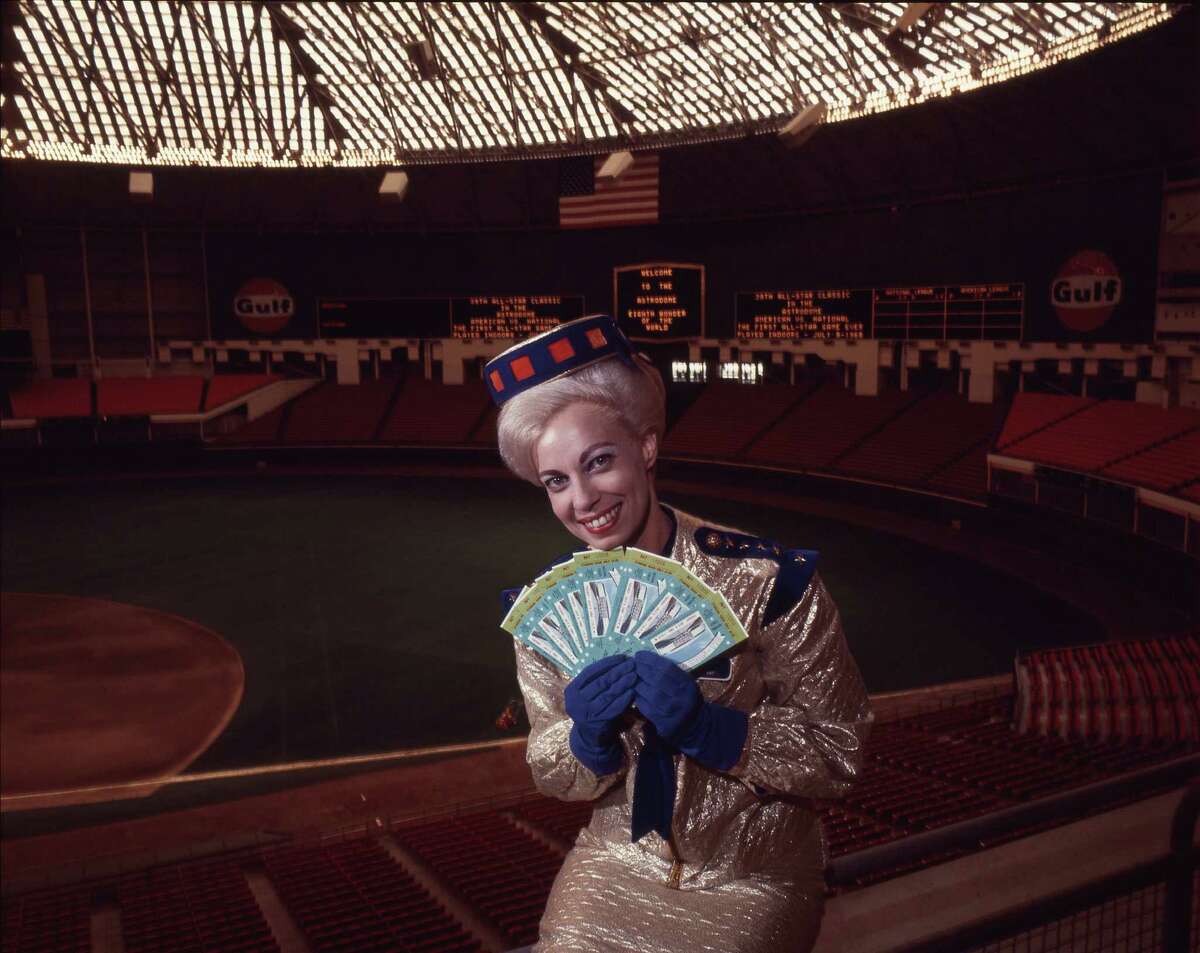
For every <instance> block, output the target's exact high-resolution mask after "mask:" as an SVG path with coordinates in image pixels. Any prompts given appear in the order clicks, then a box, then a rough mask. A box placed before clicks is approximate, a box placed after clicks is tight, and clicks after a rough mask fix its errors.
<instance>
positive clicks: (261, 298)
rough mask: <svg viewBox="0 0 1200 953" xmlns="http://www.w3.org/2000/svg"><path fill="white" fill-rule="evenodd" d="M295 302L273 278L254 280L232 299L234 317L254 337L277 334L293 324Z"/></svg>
mask: <svg viewBox="0 0 1200 953" xmlns="http://www.w3.org/2000/svg"><path fill="white" fill-rule="evenodd" d="M295 313H296V302H295V301H294V300H293V299H292V294H291V292H290V291H288V290H287V288H285V287H284V286H283V285H281V284H280V283H279V282H278V281H275V280H274V279H273V278H251V279H250V280H249V281H247V282H245V283H244V284H243V285H242V286H241V287H240V288H238V290H237V293H236V294H235V295H234V296H233V314H234V317H236V318H237V319H238V320H239V321H241V322H242V324H243V326H245V328H246V330H247V331H250V332H251V333H252V334H274V333H275V332H276V331H280V330H282V329H283V327H284V326H285V325H286V324H287V323H288V322H289V321H290V320H292V316H293V315H294V314H295Z"/></svg>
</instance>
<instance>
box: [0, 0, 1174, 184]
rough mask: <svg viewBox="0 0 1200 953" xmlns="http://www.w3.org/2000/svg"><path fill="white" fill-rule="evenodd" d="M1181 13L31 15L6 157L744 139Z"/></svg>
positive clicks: (556, 148) (173, 8)
mask: <svg viewBox="0 0 1200 953" xmlns="http://www.w3.org/2000/svg"><path fill="white" fill-rule="evenodd" d="M1181 6H1183V5H1181V4H1167V3H1037V4H1030V3H937V4H930V3H596V2H579V3H520V2H489V3H433V2H405V3H399V2H392V3H355V2H342V0H339V2H322V3H312V2H303V3H299V2H293V3H274V2H273V3H264V2H258V0H255V2H234V0H224V2H216V0H211V2H182V0H156V2H149V0H124V2H121V0H19V2H18V3H11V4H9V3H7V2H6V5H5V11H4V21H5V22H4V26H3V49H2V50H0V53H2V56H0V60H2V63H3V66H2V73H0V136H2V138H0V155H2V156H3V157H5V158H15V159H19V158H31V159H45V160H57V161H74V162H103V163H123V164H148V165H201V166H293V167H295V166H306V167H311V166H357V167H363V166H389V165H396V164H431V163H446V162H463V161H479V160H495V159H502V158H513V157H522V156H553V155H565V154H572V153H580V154H581V153H598V152H603V151H606V150H609V149H612V148H618V147H622V148H648V147H655V146H664V145H672V144H679V143H686V142H697V141H703V140H712V139H721V138H733V137H738V136H745V135H748V134H754V133H763V132H772V131H775V130H778V129H779V128H780V127H781V126H782V125H784V124H785V123H786V122H787V121H788V120H789V119H790V118H791V117H792V116H794V115H795V114H796V113H797V112H798V111H800V110H801V109H803V108H805V107H806V106H809V105H813V104H816V103H821V104H823V105H824V106H825V107H826V109H827V115H826V119H827V121H839V120H845V119H851V118H854V117H857V116H862V115H866V114H869V113H876V112H882V111H885V110H888V109H893V108H897V107H902V106H906V105H909V104H913V103H917V102H922V101H925V100H928V99H933V98H937V97H942V96H947V95H953V94H954V93H956V92H961V91H966V90H969V89H973V88H976V87H978V86H981V85H987V84H991V83H996V82H1000V81H1003V80H1005V79H1007V78H1010V77H1013V76H1017V75H1020V74H1023V73H1027V72H1030V71H1032V70H1036V69H1038V68H1041V67H1044V66H1049V65H1051V64H1053V63H1055V62H1058V61H1060V60H1063V59H1068V58H1071V57H1074V56H1077V55H1080V54H1082V53H1086V52H1088V51H1090V50H1092V49H1095V48H1096V47H1098V46H1101V45H1104V44H1108V43H1113V42H1116V41H1118V40H1120V39H1121V38H1122V37H1125V36H1128V35H1130V34H1132V33H1135V32H1138V31H1140V30H1143V29H1146V28H1148V27H1151V26H1154V25H1155V24H1157V23H1159V22H1161V21H1163V20H1164V19H1166V18H1168V17H1170V16H1172V15H1173V14H1174V13H1175V12H1177V10H1178V9H1179V8H1180V7H1181Z"/></svg>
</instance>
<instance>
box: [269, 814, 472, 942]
mask: <svg viewBox="0 0 1200 953" xmlns="http://www.w3.org/2000/svg"><path fill="white" fill-rule="evenodd" d="M260 857H261V859H262V862H263V865H264V866H265V867H266V871H267V876H268V877H269V879H270V881H271V883H272V885H273V886H274V887H275V890H276V892H277V893H278V894H279V896H280V898H281V899H282V900H283V903H284V906H285V907H286V908H287V911H288V913H289V914H290V915H291V917H292V919H293V920H294V921H295V922H296V924H297V925H298V926H299V927H300V929H301V930H302V931H303V932H304V936H305V939H306V940H307V941H308V943H309V946H310V947H311V948H312V949H313V950H314V953H324V951H339V953H341V951H344V953H358V951H368V950H380V951H382V950H392V951H397V953H471V951H477V950H479V949H480V945H479V942H478V941H477V940H475V939H474V938H472V937H471V935H470V934H468V933H467V932H466V931H465V930H464V929H463V928H462V927H461V926H460V925H459V924H458V922H457V921H456V920H455V919H454V918H453V917H451V916H450V914H448V913H447V912H446V911H445V909H444V908H443V907H442V906H441V905H440V904H438V903H437V902H436V901H435V900H434V899H433V898H432V897H431V896H430V895H429V893H428V892H426V890H425V889H424V888H423V887H422V886H420V884H418V883H417V882H416V881H415V880H413V878H412V877H411V876H410V875H409V874H408V873H407V872H406V871H405V870H403V868H401V867H400V866H399V865H398V864H397V863H396V862H395V861H394V860H393V859H392V858H391V856H390V855H389V854H388V853H387V852H386V851H385V850H384V849H383V848H382V847H380V846H379V845H378V844H376V843H374V842H373V841H370V840H367V839H365V838H360V839H357V840H347V841H342V842H340V843H336V844H331V845H328V846H324V847H280V848H268V849H264V850H263V851H262V852H261V853H260Z"/></svg>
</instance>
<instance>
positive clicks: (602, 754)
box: [563, 655, 637, 775]
mask: <svg viewBox="0 0 1200 953" xmlns="http://www.w3.org/2000/svg"><path fill="white" fill-rule="evenodd" d="M636 683H637V668H636V665H635V663H634V660H633V659H631V658H629V657H628V656H625V655H610V656H608V657H607V658H602V659H600V660H599V661H598V662H593V663H592V664H591V665H589V666H587V668H585V669H584V670H583V671H582V672H580V673H579V674H578V675H576V676H575V678H573V679H572V680H571V682H570V683H569V684H568V685H567V688H566V691H565V692H564V695H563V701H564V704H565V707H566V709H567V714H568V715H570V716H571V720H572V721H573V722H574V725H572V727H571V739H570V744H571V751H572V753H573V754H574V755H575V757H576V758H578V759H579V761H580V763H582V764H583V765H584V766H585V767H586V768H587V769H588V770H589V771H591V772H592V773H593V774H597V775H601V774H611V773H612V772H613V771H616V770H617V769H618V768H619V767H620V766H621V756H622V753H621V746H620V744H619V743H618V741H617V724H616V723H617V720H618V719H619V718H620V717H621V715H623V714H624V713H625V711H626V709H628V708H629V706H630V705H631V704H632V703H633V688H634V685H635V684H636Z"/></svg>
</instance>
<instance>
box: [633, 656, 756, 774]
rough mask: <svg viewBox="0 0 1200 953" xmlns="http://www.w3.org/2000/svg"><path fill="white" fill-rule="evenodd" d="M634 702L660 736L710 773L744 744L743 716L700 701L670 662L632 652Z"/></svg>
mask: <svg viewBox="0 0 1200 953" xmlns="http://www.w3.org/2000/svg"><path fill="white" fill-rule="evenodd" d="M633 658H634V662H635V664H636V666H637V685H636V687H635V688H634V698H635V700H636V701H637V707H638V710H639V711H640V712H641V713H642V714H643V715H645V716H646V717H647V718H649V719H650V721H651V722H653V724H654V727H655V728H656V729H657V730H658V734H659V737H661V738H662V739H663V740H664V741H666V742H667V743H668V744H671V745H674V746H675V747H676V748H678V749H679V750H680V751H682V752H683V753H684V754H686V755H687V756H688V757H689V758H691V759H693V760H694V761H699V762H700V763H701V764H702V765H704V766H705V767H707V768H712V769H713V770H715V771H728V770H729V769H730V768H732V767H733V766H734V765H735V764H737V761H738V758H740V757H741V755H742V748H744V747H745V745H746V732H747V729H748V727H749V716H748V715H747V714H746V713H745V712H744V711H738V710H737V709H736V708H726V707H725V706H724V705H718V704H716V703H714V702H706V701H705V700H704V696H702V695H701V694H700V688H699V686H697V685H696V682H695V681H694V680H693V679H692V677H691V676H690V675H689V674H688V673H687V672H685V671H684V670H683V669H681V668H680V667H679V666H677V665H676V664H675V663H674V662H672V661H671V660H670V659H665V658H663V657H662V656H661V655H655V654H654V653H653V652H645V651H643V652H638V653H637V655H635V656H634V657H633Z"/></svg>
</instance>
